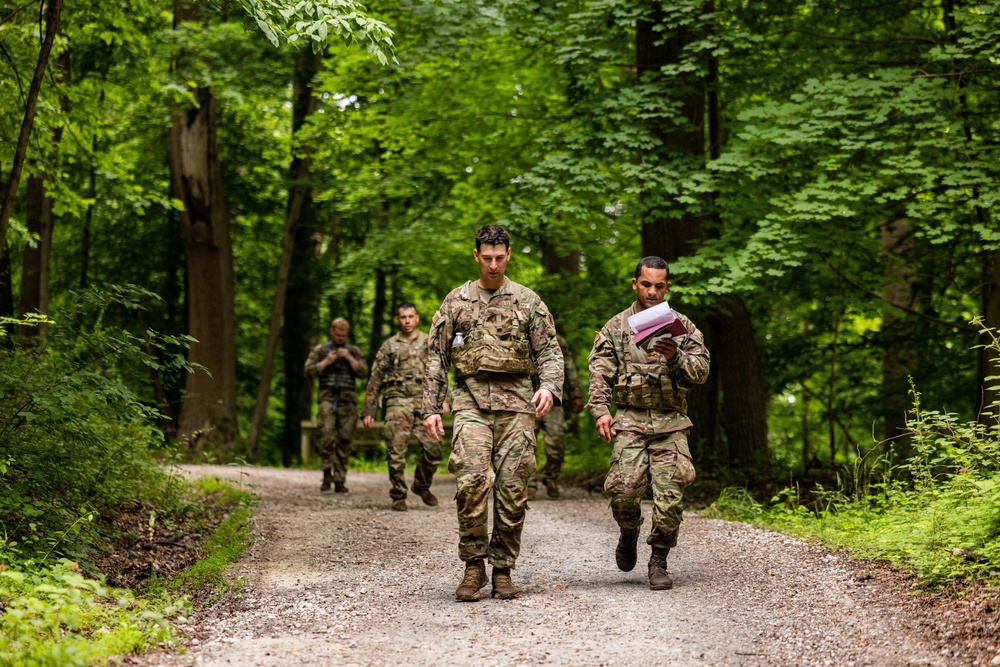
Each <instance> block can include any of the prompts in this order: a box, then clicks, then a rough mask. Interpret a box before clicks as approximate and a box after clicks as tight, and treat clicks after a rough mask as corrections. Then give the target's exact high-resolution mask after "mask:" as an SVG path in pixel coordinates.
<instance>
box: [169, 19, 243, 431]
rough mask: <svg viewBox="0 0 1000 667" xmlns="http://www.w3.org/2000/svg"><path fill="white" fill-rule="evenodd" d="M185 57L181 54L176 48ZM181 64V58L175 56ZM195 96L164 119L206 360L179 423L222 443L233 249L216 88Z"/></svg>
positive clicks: (229, 379) (198, 346)
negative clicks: (167, 120)
mask: <svg viewBox="0 0 1000 667" xmlns="http://www.w3.org/2000/svg"><path fill="white" fill-rule="evenodd" d="M174 18H175V24H180V23H182V22H185V21H191V20H196V19H197V13H196V10H195V9H194V7H193V5H190V4H187V3H182V2H178V3H177V4H176V5H175V14H174ZM182 58H183V56H182ZM179 67H182V65H180V64H179ZM191 92H192V94H193V96H194V98H195V100H196V102H197V104H196V105H195V106H190V107H187V108H183V109H175V110H174V112H173V118H172V122H171V126H170V176H171V184H172V186H173V191H174V196H175V197H176V198H177V199H179V200H180V201H181V202H183V204H184V210H183V211H182V212H181V215H180V218H181V234H182V237H183V239H184V252H185V256H186V261H187V283H188V318H189V320H188V321H189V333H190V335H191V336H192V337H194V338H195V339H197V341H198V342H196V343H192V344H191V348H190V350H189V352H188V361H189V362H191V363H192V364H199V365H201V366H204V367H205V368H206V369H207V370H208V371H209V372H210V373H211V375H209V374H208V373H205V372H203V371H198V372H195V373H191V374H189V375H188V376H187V381H186V383H185V389H184V399H183V404H182V406H181V413H180V419H179V422H180V423H179V425H178V431H179V434H180V437H181V438H187V439H189V440H190V447H191V448H192V449H201V448H202V447H203V446H204V445H205V444H206V443H208V444H210V445H211V447H212V448H213V449H217V450H222V449H225V448H227V447H228V446H229V445H230V443H232V441H233V438H234V437H235V434H236V432H237V414H236V353H235V334H234V329H235V324H234V323H235V303H234V294H233V290H234V286H233V282H234V276H233V251H232V241H231V239H230V229H229V218H228V215H227V212H226V202H225V199H224V197H223V192H222V170H221V166H220V162H219V148H218V139H217V136H216V105H215V96H214V95H213V94H212V91H211V89H210V88H208V87H204V86H203V87H199V88H195V89H194V90H192V91H191Z"/></svg>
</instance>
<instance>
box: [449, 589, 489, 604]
mask: <svg viewBox="0 0 1000 667" xmlns="http://www.w3.org/2000/svg"><path fill="white" fill-rule="evenodd" d="M482 597H483V594H482V593H481V592H480V591H476V592H475V593H474V594H472V595H459V594H458V593H455V599H456V600H458V601H459V602H479V600H480V599H481V598H482Z"/></svg>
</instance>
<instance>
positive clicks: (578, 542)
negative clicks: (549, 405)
mask: <svg viewBox="0 0 1000 667" xmlns="http://www.w3.org/2000/svg"><path fill="white" fill-rule="evenodd" d="M185 473H186V474H188V475H192V476H202V475H217V476H220V477H227V478H230V479H240V478H242V481H243V482H244V483H249V484H251V485H252V486H253V487H254V489H255V490H256V492H257V493H258V494H259V495H260V497H261V506H260V511H259V514H258V516H257V519H256V523H255V528H254V544H253V546H252V548H251V550H250V553H249V555H248V556H247V557H245V558H244V560H243V562H242V563H241V565H240V566H239V568H238V572H237V573H236V574H237V575H239V576H242V577H245V579H246V585H245V587H244V589H243V594H242V595H241V597H240V599H239V600H238V601H236V602H234V603H232V604H228V605H225V604H224V605H219V606H217V607H216V608H214V609H211V610H209V611H208V612H205V613H203V614H199V615H195V616H194V617H192V619H191V621H190V627H189V629H188V632H187V639H186V640H185V643H186V644H187V652H186V653H185V654H183V655H176V654H173V655H164V654H158V655H157V654H154V655H150V656H147V657H145V658H143V659H142V661H141V662H142V663H143V664H149V665H155V664H162V665H191V664H197V665H391V666H394V667H395V666H397V665H477V666H478V665H483V666H486V665H544V664H551V665H615V666H623V665H637V666H638V665H642V666H643V667H647V666H649V665H677V666H684V665H712V666H715V665H741V666H752V665H837V666H851V665H962V664H968V665H972V664H979V663H978V662H974V661H973V658H972V657H971V656H963V655H959V654H956V653H955V652H954V651H953V650H952V649H951V648H947V647H942V646H940V645H936V644H935V642H933V641H931V639H930V638H928V637H925V636H922V635H921V633H920V631H919V630H918V629H916V628H917V627H918V626H916V625H915V624H913V623H912V622H910V621H909V620H908V617H909V611H908V609H907V605H908V604H909V603H908V602H907V600H906V599H904V598H901V597H899V596H897V595H892V594H889V593H887V592H886V591H882V590H879V588H878V586H875V585H873V584H871V583H870V582H868V581H864V577H859V576H858V572H857V571H856V569H855V567H854V565H853V564H852V563H851V562H849V561H846V560H845V559H842V558H839V557H837V556H834V555H831V554H830V553H829V552H828V551H826V550H824V549H822V548H818V547H814V546H809V545H806V544H803V543H801V542H798V541H796V540H792V539H788V538H786V537H783V536H781V535H777V534H775V533H769V532H766V531H761V530H757V529H754V528H751V527H748V526H745V525H742V524H734V523H727V522H723V521H717V520H708V519H703V518H700V517H697V516H691V515H689V517H688V519H687V520H686V521H685V523H684V526H683V527H682V532H681V545H680V546H679V547H678V548H677V549H675V550H674V551H673V552H671V555H670V559H669V567H670V570H671V573H672V576H673V578H674V589H673V590H671V591H660V592H653V591H650V590H649V589H648V587H647V582H646V573H645V559H646V557H647V556H648V547H646V546H645V545H644V544H642V542H640V548H641V550H640V562H639V565H638V566H637V567H636V569H635V570H634V571H633V572H629V573H624V572H619V571H618V570H617V568H616V567H615V563H614V547H615V543H616V540H617V534H618V531H617V527H616V526H615V524H614V521H613V520H612V518H611V514H610V511H609V510H608V508H607V505H606V502H605V501H604V500H603V499H602V498H600V497H599V496H594V495H589V494H587V493H586V492H584V491H582V490H578V489H569V490H567V491H566V492H565V493H564V498H562V499H560V500H558V501H551V500H547V499H542V498H540V499H538V500H535V501H532V503H531V509H530V511H529V513H528V518H527V521H526V524H525V529H524V536H523V550H522V553H521V558H520V559H519V560H518V563H517V569H516V570H515V571H514V582H515V583H516V584H518V585H519V586H520V587H521V588H522V597H521V598H520V599H518V600H512V601H500V600H493V599H490V598H489V588H488V587H487V588H486V589H484V592H485V593H486V595H485V596H484V599H483V600H481V601H479V602H476V603H458V602H456V601H455V600H454V597H453V593H454V589H455V586H456V585H457V584H458V581H459V579H460V578H461V572H462V565H461V563H460V562H459V560H458V557H457V536H456V530H457V529H456V526H457V522H456V518H455V505H454V501H452V500H451V496H452V495H453V494H454V481H453V479H452V478H450V477H448V476H443V477H440V478H438V479H436V480H435V484H434V489H433V490H434V492H435V493H436V494H437V495H438V497H439V498H440V499H441V505H440V506H439V507H436V508H431V507H425V506H424V505H423V504H421V503H420V501H419V499H417V498H415V497H414V496H413V495H412V494H411V495H410V497H409V499H408V502H409V507H410V510H409V511H407V512H391V511H389V509H388V505H389V495H388V489H389V482H388V479H387V477H386V476H384V475H376V474H359V473H352V474H350V475H349V478H348V486H349V487H350V489H351V492H350V493H349V494H346V495H341V494H322V495H321V494H320V493H319V490H318V489H319V481H320V480H319V474H318V473H316V472H309V471H300V470H277V469H267V468H259V469H243V470H242V473H247V474H241V471H240V469H237V468H228V467H212V466H192V467H187V468H185ZM645 509H646V513H647V514H646V516H647V522H646V524H645V526H644V527H648V525H649V523H648V508H645ZM982 664H986V662H983V663H982Z"/></svg>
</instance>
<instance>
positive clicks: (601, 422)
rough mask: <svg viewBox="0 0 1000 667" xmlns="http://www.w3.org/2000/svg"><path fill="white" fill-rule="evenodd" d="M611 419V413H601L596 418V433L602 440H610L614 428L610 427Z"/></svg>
mask: <svg viewBox="0 0 1000 667" xmlns="http://www.w3.org/2000/svg"><path fill="white" fill-rule="evenodd" d="M613 421H614V419H613V418H612V417H611V415H602V416H601V417H599V418H598V419H597V435H599V436H601V440H603V441H604V442H611V436H613V435H614V434H615V429H614V428H612V427H611V424H612V422H613Z"/></svg>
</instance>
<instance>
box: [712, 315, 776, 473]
mask: <svg viewBox="0 0 1000 667" xmlns="http://www.w3.org/2000/svg"><path fill="white" fill-rule="evenodd" d="M720 307H721V309H720V310H719V311H717V312H713V313H712V314H710V315H709V317H708V321H709V322H710V323H711V328H712V331H713V332H714V333H715V343H714V345H715V346H714V347H710V348H709V350H710V351H711V352H712V355H713V356H714V357H715V362H716V363H715V367H716V368H717V369H718V371H719V384H720V386H721V388H722V427H723V429H724V431H725V434H726V450H727V453H728V455H729V462H730V464H731V465H733V466H736V467H739V468H744V469H747V470H749V471H751V472H755V473H763V474H764V475H767V474H769V473H770V470H771V457H770V450H769V447H768V442H767V408H768V397H767V391H766V390H765V389H764V367H763V364H762V362H761V358H760V349H759V348H758V346H757V337H756V334H755V333H754V327H753V318H752V317H751V316H750V311H749V310H748V309H747V307H746V304H745V303H744V302H743V299H741V298H740V297H737V296H733V297H730V298H728V299H726V300H725V301H724V302H723V303H722V304H720Z"/></svg>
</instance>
